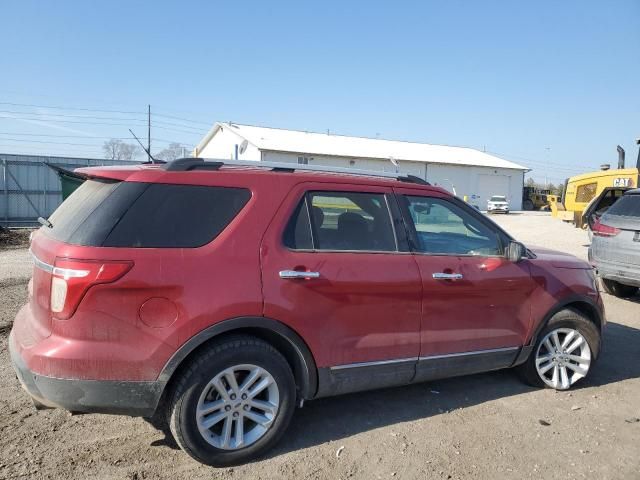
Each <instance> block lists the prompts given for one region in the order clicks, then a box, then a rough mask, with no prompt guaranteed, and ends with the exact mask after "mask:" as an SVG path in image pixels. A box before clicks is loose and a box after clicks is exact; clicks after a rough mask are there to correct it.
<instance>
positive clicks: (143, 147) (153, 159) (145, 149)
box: [129, 129, 158, 163]
mask: <svg viewBox="0 0 640 480" xmlns="http://www.w3.org/2000/svg"><path fill="white" fill-rule="evenodd" d="M129 132H131V135H133V138H135V139H136V140H137V142H138V143H139V144H140V146H141V147H142V150H144V152H145V153H146V154H147V155H149V158H150V159H151V163H158V161H157V160H156V159H155V158H153V156H152V155H151V152H150V151H149V150H148V149H147V148H146V147H145V146H144V145H143V144H142V142H141V141H140V139H139V138H138V137H136V134H135V133H133V130H131V129H129Z"/></svg>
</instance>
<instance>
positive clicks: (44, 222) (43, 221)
mask: <svg viewBox="0 0 640 480" xmlns="http://www.w3.org/2000/svg"><path fill="white" fill-rule="evenodd" d="M38 223H39V224H40V225H44V226H45V227H48V228H53V223H51V222H50V221H49V220H47V219H46V218H43V217H38Z"/></svg>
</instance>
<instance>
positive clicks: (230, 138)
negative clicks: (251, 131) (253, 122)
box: [198, 127, 260, 160]
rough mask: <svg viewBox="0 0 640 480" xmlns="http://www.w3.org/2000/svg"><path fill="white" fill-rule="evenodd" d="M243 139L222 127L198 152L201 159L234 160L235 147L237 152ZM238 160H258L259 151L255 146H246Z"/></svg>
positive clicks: (239, 154)
mask: <svg viewBox="0 0 640 480" xmlns="http://www.w3.org/2000/svg"><path fill="white" fill-rule="evenodd" d="M243 140H244V139H243V138H242V137H240V136H239V135H237V134H236V133H235V132H233V131H231V130H229V129H227V128H225V127H222V128H221V129H220V130H218V132H216V134H215V135H214V136H213V138H212V139H211V140H210V141H209V143H207V145H206V146H205V147H204V148H203V149H202V151H200V152H198V156H199V157H202V158H219V159H221V160H233V159H234V158H235V150H236V145H237V146H238V150H239V149H240V145H241V144H242V141H243ZM238 160H260V150H258V149H257V148H256V146H255V145H253V144H249V145H247V149H246V150H245V152H244V153H239V151H238Z"/></svg>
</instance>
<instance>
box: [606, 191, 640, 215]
mask: <svg viewBox="0 0 640 480" xmlns="http://www.w3.org/2000/svg"><path fill="white" fill-rule="evenodd" d="M607 215H620V216H621V217H640V195H624V196H623V197H622V198H621V199H620V200H618V201H617V202H616V203H614V204H613V205H611V207H610V208H609V209H608V210H607Z"/></svg>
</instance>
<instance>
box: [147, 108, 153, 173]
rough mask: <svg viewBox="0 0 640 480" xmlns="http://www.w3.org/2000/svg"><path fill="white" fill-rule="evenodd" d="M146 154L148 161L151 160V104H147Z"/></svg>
mask: <svg viewBox="0 0 640 480" xmlns="http://www.w3.org/2000/svg"><path fill="white" fill-rule="evenodd" d="M147 155H148V156H149V158H148V160H149V162H152V161H153V160H151V105H147Z"/></svg>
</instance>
